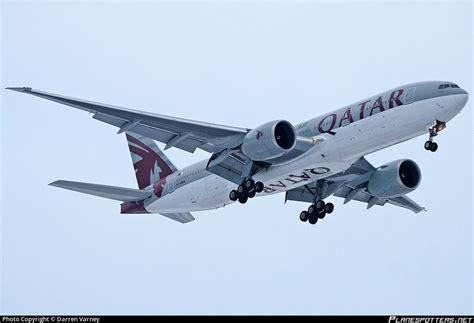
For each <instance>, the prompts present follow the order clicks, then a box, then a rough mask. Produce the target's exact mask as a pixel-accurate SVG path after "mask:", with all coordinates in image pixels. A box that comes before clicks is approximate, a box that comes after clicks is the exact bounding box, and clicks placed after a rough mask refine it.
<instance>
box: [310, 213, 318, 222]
mask: <svg viewBox="0 0 474 323" xmlns="http://www.w3.org/2000/svg"><path fill="white" fill-rule="evenodd" d="M316 222H318V217H317V216H314V215H313V216H310V217H309V223H311V224H316Z"/></svg>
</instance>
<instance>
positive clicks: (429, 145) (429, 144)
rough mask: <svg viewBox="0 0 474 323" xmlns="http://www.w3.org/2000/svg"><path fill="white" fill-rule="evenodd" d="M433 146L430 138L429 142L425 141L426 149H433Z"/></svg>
mask: <svg viewBox="0 0 474 323" xmlns="http://www.w3.org/2000/svg"><path fill="white" fill-rule="evenodd" d="M431 147H432V142H431V141H429V140H428V141H427V142H425V149H426V150H431Z"/></svg>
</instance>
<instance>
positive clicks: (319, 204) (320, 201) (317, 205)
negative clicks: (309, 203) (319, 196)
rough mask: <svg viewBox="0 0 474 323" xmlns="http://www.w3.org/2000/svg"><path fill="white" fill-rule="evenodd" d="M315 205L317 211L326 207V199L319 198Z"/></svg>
mask: <svg viewBox="0 0 474 323" xmlns="http://www.w3.org/2000/svg"><path fill="white" fill-rule="evenodd" d="M314 206H315V207H316V211H319V210H322V209H324V201H323V200H319V201H317V202H316V203H315V204H314Z"/></svg>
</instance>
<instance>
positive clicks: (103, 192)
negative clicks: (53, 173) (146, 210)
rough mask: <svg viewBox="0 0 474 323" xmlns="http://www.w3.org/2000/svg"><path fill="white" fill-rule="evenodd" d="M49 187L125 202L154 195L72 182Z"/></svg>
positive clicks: (134, 190) (115, 187) (128, 189)
mask: <svg viewBox="0 0 474 323" xmlns="http://www.w3.org/2000/svg"><path fill="white" fill-rule="evenodd" d="M49 185H51V186H56V187H60V188H64V189H67V190H71V191H76V192H81V193H85V194H90V195H95V196H99V197H103V198H106V199H111V200H117V201H123V202H131V201H140V200H144V199H146V198H147V197H149V196H150V195H151V194H152V192H145V191H140V190H137V189H133V188H124V187H117V186H109V185H101V184H91V183H82V182H71V181H55V182H52V183H50V184H49Z"/></svg>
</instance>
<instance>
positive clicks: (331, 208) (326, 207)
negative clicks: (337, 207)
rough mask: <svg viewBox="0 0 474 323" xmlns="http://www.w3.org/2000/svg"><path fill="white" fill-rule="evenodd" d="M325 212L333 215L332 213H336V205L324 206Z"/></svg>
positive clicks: (328, 204)
mask: <svg viewBox="0 0 474 323" xmlns="http://www.w3.org/2000/svg"><path fill="white" fill-rule="evenodd" d="M324 210H325V211H326V213H327V214H331V213H332V211H334V204H332V203H327V204H326V205H325V206H324Z"/></svg>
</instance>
